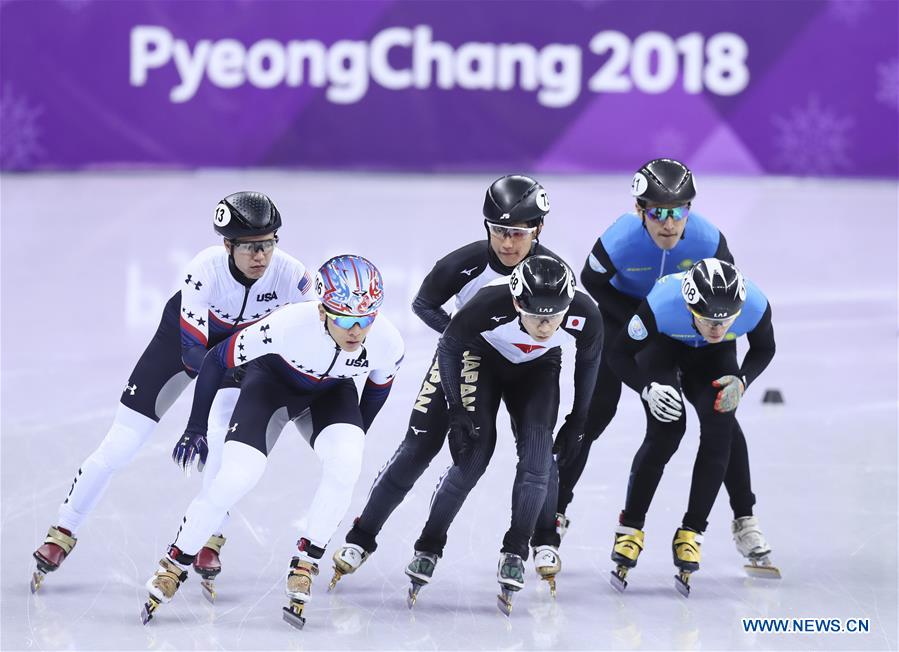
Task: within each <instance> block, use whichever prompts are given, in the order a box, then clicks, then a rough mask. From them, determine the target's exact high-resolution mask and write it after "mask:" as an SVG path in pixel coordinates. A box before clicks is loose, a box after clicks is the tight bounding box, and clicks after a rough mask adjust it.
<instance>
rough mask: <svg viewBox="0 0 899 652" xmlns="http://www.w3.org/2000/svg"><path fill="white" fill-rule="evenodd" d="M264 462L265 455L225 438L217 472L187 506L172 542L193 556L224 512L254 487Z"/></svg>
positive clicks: (211, 532)
mask: <svg viewBox="0 0 899 652" xmlns="http://www.w3.org/2000/svg"><path fill="white" fill-rule="evenodd" d="M265 464H266V456H265V454H264V453H263V452H262V451H260V450H259V449H258V448H255V447H253V446H249V445H247V444H244V443H242V442H240V441H226V442H225V446H224V449H223V451H222V463H221V467H220V468H219V472H218V473H217V474H216V476H215V479H214V480H213V481H212V483H211V484H210V485H209V487H208V489H204V490H203V491H202V492H201V493H200V495H199V496H197V497H196V498H195V499H194V500H193V502H191V504H190V506H189V507H188V508H187V512H186V513H185V515H184V520H183V523H182V525H181V528H180V529H179V531H178V535H177V536H176V537H175V541H174V542H173V545H175V546H177V547H178V549H179V550H181V551H182V552H183V553H185V554H188V555H196V554H197V552H198V551H199V550H200V548H201V547H202V546H203V544H205V543H206V540H207V539H208V538H209V535H211V534H213V533H214V530H215V529H216V527H218V525H219V524H220V523H221V522H222V519H223V518H224V516H225V513H226V512H227V511H228V510H229V509H231V507H232V506H233V505H234V504H235V503H237V501H239V500H240V499H241V498H243V497H244V496H245V495H246V494H247V493H248V492H249V491H250V490H251V489H252V488H253V487H255V486H256V483H257V482H259V479H260V478H261V477H262V474H263V473H264V471H265Z"/></svg>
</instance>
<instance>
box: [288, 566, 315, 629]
mask: <svg viewBox="0 0 899 652" xmlns="http://www.w3.org/2000/svg"><path fill="white" fill-rule="evenodd" d="M316 575H318V564H316V563H315V562H314V561H313V560H312V559H310V558H308V557H294V558H293V559H291V560H290V571H289V572H288V573H287V597H288V598H290V603H289V604H288V605H287V606H286V607H284V608H283V612H284V614H283V615H284V620H285V621H286V622H287V623H288V624H289V625H291V626H293V627H296V628H297V629H303V626H304V625H305V624H306V619H305V618H303V608H304V607H305V606H306V603H307V602H309V601H310V600H311V599H312V578H313V577H314V576H316Z"/></svg>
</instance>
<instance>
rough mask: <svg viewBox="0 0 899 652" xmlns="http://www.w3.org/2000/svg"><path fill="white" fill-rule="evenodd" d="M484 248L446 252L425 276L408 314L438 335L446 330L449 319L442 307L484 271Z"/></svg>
mask: <svg viewBox="0 0 899 652" xmlns="http://www.w3.org/2000/svg"><path fill="white" fill-rule="evenodd" d="M485 248H486V245H485V244H484V243H483V242H473V243H471V244H469V245H465V246H464V247H460V248H459V249H456V250H455V251H453V252H450V253H449V254H447V255H446V256H444V257H443V258H441V259H440V260H438V261H437V263H435V265H434V268H433V269H432V270H431V271H430V272H429V273H428V275H427V276H425V278H424V280H423V281H422V282H421V287H420V288H418V294H416V295H415V300H414V301H413V302H412V312H414V313H415V314H416V315H417V316H418V318H419V319H421V320H422V321H423V322H424V323H425V324H427V325H428V326H430V327H431V328H433V329H434V330H435V331H437V332H438V333H442V332H443V331H444V330H446V327H447V325H449V322H450V316H449V314H447V312H446V311H445V310H444V309H443V305H444V304H445V303H446V302H447V301H449V300H450V299H452V298H453V297H454V296H455V295H457V294H458V293H459V292H460V291H461V290H462V288H464V287H465V285H466V284H468V283H470V282H471V281H472V280H474V279H475V278H477V277H478V275H479V274H481V273H482V272H483V271H484V268H485V267H487V257H486V255H485Z"/></svg>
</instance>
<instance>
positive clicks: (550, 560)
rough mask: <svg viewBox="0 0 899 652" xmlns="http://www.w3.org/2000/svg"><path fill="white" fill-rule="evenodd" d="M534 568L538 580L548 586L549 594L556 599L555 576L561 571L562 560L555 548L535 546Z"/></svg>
mask: <svg viewBox="0 0 899 652" xmlns="http://www.w3.org/2000/svg"><path fill="white" fill-rule="evenodd" d="M534 568H535V569H536V570H537V575H539V576H540V579H542V580H546V582H547V583H548V584H549V594H550V595H551V596H552V597H556V575H557V574H558V573H559V572H560V571H561V570H562V558H561V557H560V556H559V549H558V548H556V547H555V546H537V547H536V548H534Z"/></svg>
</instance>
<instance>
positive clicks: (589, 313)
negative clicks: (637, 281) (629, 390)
mask: <svg viewBox="0 0 899 652" xmlns="http://www.w3.org/2000/svg"><path fill="white" fill-rule="evenodd" d="M581 297H583V298H581ZM582 313H583V314H585V315H586V320H585V323H584V325H583V330H580V331H577V330H572V327H571V322H572V320H573V319H576V318H575V317H571V318H570V319H568V318H566V322H567V323H566V327H567V328H566V330H568V332H570V333H572V334H573V335H575V337H576V338H577V353H576V354H575V357H574V402H573V403H572V406H571V414H570V415H569V419H571V420H573V421H574V422H575V423H583V422H585V421H586V420H587V409H588V408H589V406H590V399H591V398H592V397H593V387H594V385H595V384H596V376H597V374H598V372H599V362H600V357H601V355H602V347H603V335H604V334H603V321H602V316H601V315H600V312H599V309H598V308H597V307H596V306H594V305H593V302H592V301H591V300H590V299H588V298H587V297H586V296H585V295H584V293H582V292H578V293H577V294H576V298H575V301H574V303H572V306H571V308H570V309H569V311H568V314H569V315H575V314H582Z"/></svg>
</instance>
